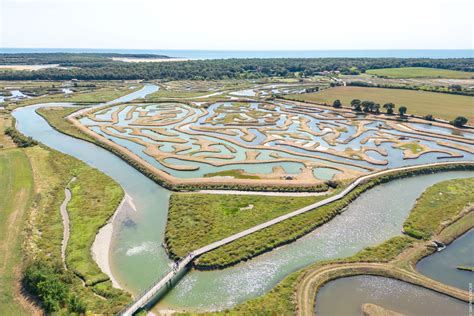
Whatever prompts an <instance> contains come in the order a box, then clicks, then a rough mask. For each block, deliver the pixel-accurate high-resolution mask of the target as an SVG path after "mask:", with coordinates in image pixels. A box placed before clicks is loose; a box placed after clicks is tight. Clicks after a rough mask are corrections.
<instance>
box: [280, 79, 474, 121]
mask: <svg viewBox="0 0 474 316" xmlns="http://www.w3.org/2000/svg"><path fill="white" fill-rule="evenodd" d="M288 98H289V99H292V100H300V101H308V102H315V103H326V104H329V105H331V104H332V103H333V102H334V100H336V99H339V100H341V102H342V104H343V106H347V107H350V103H351V101H352V100H353V99H360V100H368V101H374V102H376V103H380V104H381V105H383V104H385V103H389V102H392V103H395V105H396V106H397V108H398V107H399V106H401V105H404V106H406V107H407V108H408V113H407V114H408V115H409V114H417V115H422V116H425V115H428V114H431V115H433V116H434V117H439V118H442V119H446V120H452V119H454V118H456V117H457V116H460V115H462V116H465V117H466V118H468V119H469V121H471V122H472V121H474V112H473V111H472V105H473V102H474V98H473V97H469V96H463V95H452V94H444V93H436V92H426V91H413V90H403V89H384V88H369V87H353V86H347V87H335V88H331V89H326V90H323V91H320V92H315V93H305V94H295V95H289V96H288Z"/></svg>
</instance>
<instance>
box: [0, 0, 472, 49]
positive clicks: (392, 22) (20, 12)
mask: <svg viewBox="0 0 474 316" xmlns="http://www.w3.org/2000/svg"><path fill="white" fill-rule="evenodd" d="M473 3H474V2H473V1H470V0H452V1H449V0H397V1H386V0H357V1H354V0H338V1H335V0H332V1H327V0H324V1H320V0H316V1H314V0H313V1H311V0H292V1H279V0H273V1H267V0H260V1H258V0H239V1H234V0H227V1H218V0H194V1H190V0H177V1H176V0H167V1H162V0H0V46H1V47H19V48H21V47H34V48H47V47H61V48H129V49H229V50H230V49H239V50H273V49H279V50H318V49H321V50H324V49H473V41H474V39H473V38H474V29H473V28H474V24H473V21H474V4H473Z"/></svg>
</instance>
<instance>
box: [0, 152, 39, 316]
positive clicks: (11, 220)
mask: <svg viewBox="0 0 474 316" xmlns="http://www.w3.org/2000/svg"><path fill="white" fill-rule="evenodd" d="M0 192H1V198H0V285H1V286H0V314H2V315H23V314H24V315H27V314H29V313H27V311H26V310H25V309H24V307H23V306H22V305H21V304H20V302H19V299H18V294H19V291H18V287H19V284H20V274H21V266H22V253H21V245H22V242H23V235H22V231H23V229H24V226H25V225H24V224H25V219H26V217H27V214H28V210H29V208H30V206H31V201H32V196H33V175H32V171H31V167H30V163H29V161H28V158H27V157H26V155H25V154H24V152H23V151H22V150H20V149H3V150H0Z"/></svg>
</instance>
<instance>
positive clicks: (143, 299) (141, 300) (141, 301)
mask: <svg viewBox="0 0 474 316" xmlns="http://www.w3.org/2000/svg"><path fill="white" fill-rule="evenodd" d="M461 163H462V164H472V165H474V162H473V161H456V162H439V163H431V164H426V165H417V166H409V167H402V168H395V169H389V170H383V171H379V172H376V173H372V174H369V175H366V176H362V177H360V178H358V179H356V180H354V181H353V182H352V183H351V184H350V185H348V186H347V187H346V188H345V189H344V190H343V191H341V192H340V193H338V194H336V195H333V196H331V197H329V198H327V199H324V200H322V201H319V202H316V203H313V204H310V205H308V206H305V207H303V208H300V209H298V210H296V211H293V212H291V213H288V214H285V215H282V216H279V217H276V218H274V219H272V220H269V221H267V222H265V223H262V224H259V225H257V226H254V227H251V228H249V229H246V230H244V231H241V232H240V233H237V234H234V235H232V236H229V237H227V238H224V239H221V240H218V241H216V242H213V243H211V244H209V245H207V246H204V247H202V248H199V249H197V250H195V251H193V252H191V253H189V254H187V255H186V257H184V258H183V259H182V260H181V261H180V262H179V264H178V269H177V271H171V272H169V273H168V274H166V275H165V276H164V277H163V278H162V279H161V280H159V281H158V282H156V283H155V284H154V285H153V286H152V287H151V288H150V289H148V290H147V291H145V292H144V293H143V294H142V295H140V296H139V297H138V298H137V300H135V301H134V302H133V303H132V304H131V305H129V307H127V308H126V309H124V311H123V312H121V313H120V315H133V313H134V312H136V311H137V310H138V309H139V308H141V307H142V306H144V305H145V304H146V303H147V302H148V300H150V299H151V298H152V297H153V296H154V295H155V294H156V293H157V292H158V291H159V290H160V289H161V288H163V286H165V285H166V283H167V282H168V281H170V280H171V279H172V278H173V277H174V276H175V275H176V274H177V273H178V272H179V271H181V270H183V269H184V268H185V267H186V265H187V264H188V263H190V262H191V261H192V260H193V259H194V258H195V257H198V256H200V255H202V254H204V253H206V252H209V251H211V250H214V249H216V248H219V247H221V246H224V245H226V244H228V243H230V242H232V241H235V240H237V239H240V238H242V237H245V236H248V235H250V234H252V233H255V232H257V231H259V230H262V229H265V228H267V227H270V226H272V225H275V224H277V223H281V222H283V221H285V220H287V219H289V218H292V217H295V216H298V215H300V214H303V213H306V212H308V211H311V210H314V209H316V208H318V207H321V206H324V205H326V204H329V203H332V202H334V201H337V200H340V199H342V198H343V197H344V196H346V195H347V194H348V193H350V192H351V191H352V190H354V189H355V188H356V187H358V186H359V185H361V184H363V183H365V182H367V181H368V180H370V179H372V178H375V177H378V176H381V175H384V174H389V173H393V172H397V171H408V170H413V169H419V168H423V167H433V166H446V165H457V164H461Z"/></svg>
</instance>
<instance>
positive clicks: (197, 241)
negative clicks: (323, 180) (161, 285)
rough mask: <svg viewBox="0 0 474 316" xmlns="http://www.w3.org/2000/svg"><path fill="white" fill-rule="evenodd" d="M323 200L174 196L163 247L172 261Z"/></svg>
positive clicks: (246, 196) (172, 196)
mask: <svg viewBox="0 0 474 316" xmlns="http://www.w3.org/2000/svg"><path fill="white" fill-rule="evenodd" d="M326 197H327V196H326V195H323V196H311V197H287V196H265V195H224V194H199V193H174V194H172V195H171V198H170V207H169V212H168V222H167V224H166V233H165V240H166V244H167V246H168V249H169V251H170V254H171V255H172V256H173V257H174V258H176V257H182V256H184V255H186V254H187V253H188V252H190V251H192V250H195V249H198V248H200V247H203V246H205V245H207V244H210V243H212V242H214V241H218V240H220V239H223V238H225V237H228V236H230V235H233V234H235V233H238V232H241V231H243V230H245V229H248V228H250V227H253V226H255V225H258V224H260V223H263V222H265V221H267V220H270V219H272V218H275V217H278V216H280V215H283V214H286V213H289V212H291V211H294V210H297V209H299V208H301V207H304V206H305V205H308V204H311V203H315V202H317V201H319V200H322V199H325V198H326ZM249 205H252V207H251V208H250V207H249ZM235 255H237V254H235Z"/></svg>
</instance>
